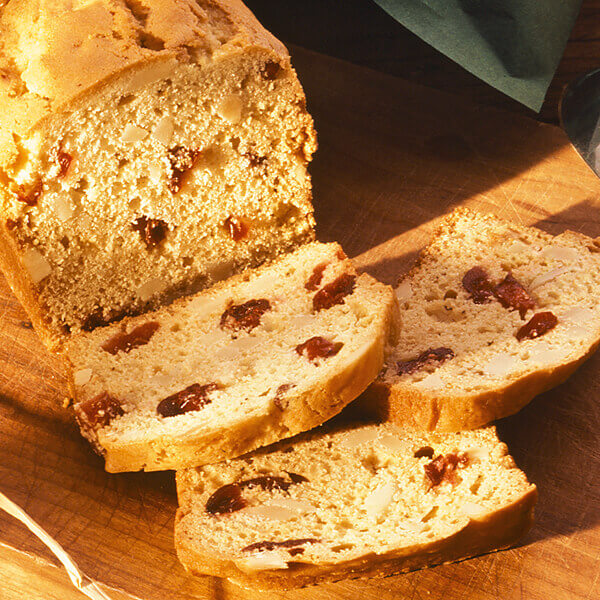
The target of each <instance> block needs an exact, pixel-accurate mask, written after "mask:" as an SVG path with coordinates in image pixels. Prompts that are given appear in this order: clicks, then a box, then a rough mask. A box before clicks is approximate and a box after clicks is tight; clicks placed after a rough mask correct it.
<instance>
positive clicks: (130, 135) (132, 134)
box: [121, 125, 148, 144]
mask: <svg viewBox="0 0 600 600" xmlns="http://www.w3.org/2000/svg"><path fill="white" fill-rule="evenodd" d="M147 135H148V132H147V131H146V130H145V129H143V128H142V127H138V126H137V125H127V126H126V127H125V129H124V130H123V133H122V134H121V141H122V142H124V143H125V144H135V143H136V142H141V141H142V140H143V139H144V138H145V137H146V136H147Z"/></svg>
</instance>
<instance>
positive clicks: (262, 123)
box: [0, 0, 316, 348]
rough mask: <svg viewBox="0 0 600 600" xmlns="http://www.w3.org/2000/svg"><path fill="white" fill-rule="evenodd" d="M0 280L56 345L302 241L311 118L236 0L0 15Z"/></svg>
mask: <svg viewBox="0 0 600 600" xmlns="http://www.w3.org/2000/svg"><path fill="white" fill-rule="evenodd" d="M0 74H1V77H0V177H1V180H0V184H1V186H0V190H1V191H0V266H1V267H2V269H3V270H4V272H5V274H6V277H7V279H8V281H9V283H10V285H11V287H12V288H13V290H14V292H15V293H16V294H17V296H18V297H19V299H20V300H21V302H22V303H23V304H24V306H25V307H26V309H27V310H28V312H29V313H30V315H31V318H32V321H33V324H34V326H35V327H36V329H37V331H38V333H40V335H41V337H42V339H43V340H44V341H45V342H46V344H47V345H48V346H49V347H51V348H58V347H59V346H60V345H61V343H62V342H63V341H64V338H65V334H66V333H68V332H69V331H73V332H76V331H80V330H82V329H83V330H91V329H93V328H94V327H96V326H98V325H102V324H105V323H107V322H109V321H112V320H115V319H118V318H120V317H122V316H123V315H126V314H133V313H139V312H141V311H143V310H147V309H149V308H152V307H156V306H158V305H159V304H161V303H164V302H167V301H169V300H171V299H172V298H173V297H175V296H179V295H184V294H187V293H192V292H194V291H196V290H199V289H201V288H204V287H207V286H209V285H211V284H212V283H214V282H215V281H219V280H222V279H224V278H226V277H228V276H229V275H231V274H232V273H235V272H238V271H241V270H243V269H244V268H246V267H249V266H255V265H257V264H259V263H262V262H263V261H265V260H267V259H270V258H273V257H274V256H276V255H278V254H279V253H281V252H283V251H288V250H290V249H291V248H293V247H294V246H295V245H296V244H298V243H302V242H305V241H308V240H311V239H313V231H312V228H313V217H312V207H311V203H310V197H311V193H310V180H309V176H308V174H307V171H306V165H307V162H308V161H309V160H310V157H311V155H312V153H313V151H314V150H315V147H316V146H315V134H314V130H313V126H312V121H311V118H310V116H309V115H308V113H307V112H306V108H305V97H304V94H303V91H302V88H301V86H300V84H299V82H298V79H297V77H296V74H295V72H294V70H293V69H292V67H291V65H290V59H289V56H288V53H287V51H286V49H285V48H284V47H283V45H282V44H281V43H280V42H279V41H278V40H276V39H275V38H274V37H273V36H272V35H271V34H269V33H268V32H267V31H265V30H264V29H263V28H262V27H261V25H260V24H259V23H258V22H257V20H256V19H255V18H254V16H253V15H252V14H251V13H250V11H249V10H248V9H247V8H246V7H245V6H244V5H243V4H242V3H241V2H240V1H238V0H177V1H176V0H135V1H133V0H114V1H113V0H98V1H97V2H79V3H78V2H75V3H73V2H71V1H67V0H48V1H45V2H38V1H36V0H11V1H10V2H8V3H3V8H0Z"/></svg>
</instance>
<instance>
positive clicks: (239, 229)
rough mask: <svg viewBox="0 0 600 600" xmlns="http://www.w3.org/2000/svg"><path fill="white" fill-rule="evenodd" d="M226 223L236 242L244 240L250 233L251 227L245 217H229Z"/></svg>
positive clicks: (226, 227)
mask: <svg viewBox="0 0 600 600" xmlns="http://www.w3.org/2000/svg"><path fill="white" fill-rule="evenodd" d="M224 225H225V229H227V231H228V232H229V235H230V236H231V239H232V240H233V241H234V242H239V241H240V240H243V239H244V238H245V237H246V235H248V230H249V229H250V228H249V227H248V224H247V223H246V222H245V221H244V220H243V219H239V218H238V217H233V216H230V217H227V218H226V219H225V223H224Z"/></svg>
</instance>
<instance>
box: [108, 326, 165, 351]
mask: <svg viewBox="0 0 600 600" xmlns="http://www.w3.org/2000/svg"><path fill="white" fill-rule="evenodd" d="M159 327H160V323H158V322H156V321H148V322H147V323H143V324H142V325H138V326H137V327H135V328H134V329H132V330H131V331H130V332H129V333H125V332H124V331H123V332H120V333H117V334H116V335H114V336H113V337H111V338H109V339H108V340H106V342H104V344H102V346H101V348H102V350H104V351H106V352H108V353H109V354H113V355H115V354H117V352H130V351H131V350H133V349H134V348H139V347H140V346H144V345H145V344H147V343H148V342H149V341H150V339H151V338H152V336H153V335H154V334H155V333H156V332H157V331H158V328H159Z"/></svg>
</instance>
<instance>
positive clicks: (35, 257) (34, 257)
mask: <svg viewBox="0 0 600 600" xmlns="http://www.w3.org/2000/svg"><path fill="white" fill-rule="evenodd" d="M21 260H22V261H23V264H24V265H25V268H26V269H27V271H29V275H30V277H31V279H32V280H33V283H39V282H40V281H42V280H43V279H46V277H48V275H50V273H52V268H51V267H50V263H49V262H48V261H47V260H46V259H45V258H44V257H43V256H42V255H41V254H40V253H39V252H38V251H37V250H35V249H34V248H31V249H29V250H27V251H25V252H24V253H23V257H22V259H21Z"/></svg>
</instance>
